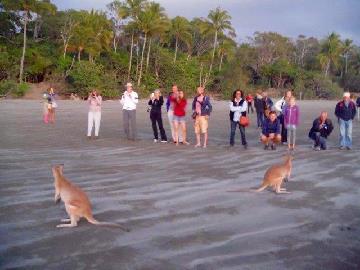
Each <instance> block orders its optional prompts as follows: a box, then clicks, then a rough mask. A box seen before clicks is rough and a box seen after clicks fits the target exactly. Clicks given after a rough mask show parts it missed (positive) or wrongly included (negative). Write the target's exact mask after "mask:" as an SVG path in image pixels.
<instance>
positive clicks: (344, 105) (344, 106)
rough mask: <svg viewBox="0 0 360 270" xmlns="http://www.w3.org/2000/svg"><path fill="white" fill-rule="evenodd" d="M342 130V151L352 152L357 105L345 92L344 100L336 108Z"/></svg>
mask: <svg viewBox="0 0 360 270" xmlns="http://www.w3.org/2000/svg"><path fill="white" fill-rule="evenodd" d="M335 115H336V117H337V118H338V123H339V128H340V149H341V150H343V149H347V150H351V147H352V120H353V119H354V118H355V115H356V105H355V103H354V102H352V101H351V100H350V93H349V92H345V93H344V95H343V100H342V101H340V102H338V103H337V104H336V107H335Z"/></svg>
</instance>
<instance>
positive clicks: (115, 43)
mask: <svg viewBox="0 0 360 270" xmlns="http://www.w3.org/2000/svg"><path fill="white" fill-rule="evenodd" d="M113 47H114V52H115V53H116V51H117V42H116V34H115V33H114V39H113Z"/></svg>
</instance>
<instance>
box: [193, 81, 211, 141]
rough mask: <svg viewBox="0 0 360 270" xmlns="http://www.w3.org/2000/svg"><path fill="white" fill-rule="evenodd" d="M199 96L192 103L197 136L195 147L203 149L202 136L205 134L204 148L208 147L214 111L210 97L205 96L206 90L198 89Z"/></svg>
mask: <svg viewBox="0 0 360 270" xmlns="http://www.w3.org/2000/svg"><path fill="white" fill-rule="evenodd" d="M197 92H198V95H197V96H196V97H195V98H194V100H193V103H192V111H193V118H194V121H195V122H194V129H195V134H196V145H195V147H201V134H204V145H203V148H206V147H207V142H208V128H209V117H210V113H211V111H212V105H211V103H210V97H208V96H207V95H205V88H204V87H201V86H200V87H198V88H197Z"/></svg>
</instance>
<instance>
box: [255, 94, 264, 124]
mask: <svg viewBox="0 0 360 270" xmlns="http://www.w3.org/2000/svg"><path fill="white" fill-rule="evenodd" d="M254 106H255V111H256V120H257V127H258V128H261V127H262V125H263V122H264V111H265V103H264V100H263V97H262V95H261V93H260V92H257V93H256V96H255V99H254Z"/></svg>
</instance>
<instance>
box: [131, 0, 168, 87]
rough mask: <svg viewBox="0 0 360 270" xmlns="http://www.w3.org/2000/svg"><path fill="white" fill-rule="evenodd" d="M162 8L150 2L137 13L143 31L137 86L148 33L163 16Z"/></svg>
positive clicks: (140, 75)
mask: <svg viewBox="0 0 360 270" xmlns="http://www.w3.org/2000/svg"><path fill="white" fill-rule="evenodd" d="M163 12H164V9H163V8H162V7H161V6H160V5H159V4H157V3H155V2H151V3H149V4H148V5H146V6H145V10H144V11H143V12H141V13H140V14H139V18H138V27H139V29H140V30H141V31H142V32H143V34H144V36H143V39H144V41H143V47H142V51H141V60H140V70H139V76H138V82H137V84H138V86H140V83H141V78H142V72H143V64H144V52H145V48H146V42H147V38H148V34H149V33H150V32H151V31H154V29H157V27H158V26H159V21H160V20H161V18H162V17H163V16H164V13H163Z"/></svg>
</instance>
